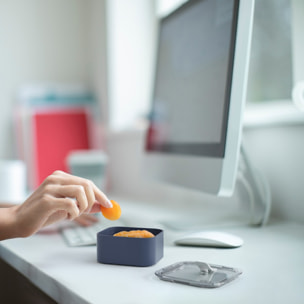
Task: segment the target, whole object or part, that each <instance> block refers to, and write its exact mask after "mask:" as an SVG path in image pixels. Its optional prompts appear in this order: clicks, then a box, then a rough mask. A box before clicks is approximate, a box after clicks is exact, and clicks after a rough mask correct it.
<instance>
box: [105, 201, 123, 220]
mask: <svg viewBox="0 0 304 304" xmlns="http://www.w3.org/2000/svg"><path fill="white" fill-rule="evenodd" d="M110 202H111V203H112V205H113V207H112V208H106V207H104V206H100V210H101V213H102V215H103V216H104V217H105V218H107V219H108V220H111V221H115V220H118V219H119V218H120V216H121V208H120V206H119V204H118V203H116V202H115V201H113V200H110Z"/></svg>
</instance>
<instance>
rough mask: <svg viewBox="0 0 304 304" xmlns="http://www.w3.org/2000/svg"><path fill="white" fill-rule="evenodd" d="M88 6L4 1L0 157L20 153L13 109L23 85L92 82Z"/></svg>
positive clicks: (0, 12) (70, 1)
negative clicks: (14, 136) (13, 121)
mask: <svg viewBox="0 0 304 304" xmlns="http://www.w3.org/2000/svg"><path fill="white" fill-rule="evenodd" d="M101 2H103V1H101ZM90 4H91V2H90V1H86V0H64V1H62V0H26V1H19V0H0V44H1V48H0V105H1V111H0V159H6V158H14V157H16V153H15V151H14V142H13V130H12V113H13V108H14V105H15V103H16V100H15V99H16V94H17V91H18V88H19V86H20V85H23V84H26V83H37V82H38V83H41V82H61V83H82V84H89V83H90V81H91V79H90V64H91V62H90V55H91V54H90V45H91V44H90V41H89V37H90V36H89V35H88V33H89V31H90V22H89V18H90V13H91V11H90V7H89V5H90Z"/></svg>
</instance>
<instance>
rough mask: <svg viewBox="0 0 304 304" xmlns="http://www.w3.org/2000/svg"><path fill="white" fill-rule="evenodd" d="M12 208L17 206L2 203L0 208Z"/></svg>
mask: <svg viewBox="0 0 304 304" xmlns="http://www.w3.org/2000/svg"><path fill="white" fill-rule="evenodd" d="M12 206H15V204H12V203H4V202H0V208H9V207H12Z"/></svg>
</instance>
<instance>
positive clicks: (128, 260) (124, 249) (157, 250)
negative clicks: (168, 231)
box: [97, 227, 164, 267]
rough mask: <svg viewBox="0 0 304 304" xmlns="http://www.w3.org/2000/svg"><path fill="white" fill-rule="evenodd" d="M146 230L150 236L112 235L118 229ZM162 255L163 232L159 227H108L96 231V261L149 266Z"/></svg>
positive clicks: (118, 230)
mask: <svg viewBox="0 0 304 304" xmlns="http://www.w3.org/2000/svg"><path fill="white" fill-rule="evenodd" d="M130 230H147V231H149V232H151V233H153V234H154V237H151V238H133V237H117V236H113V235H114V234H115V233H117V232H120V231H130ZM163 255H164V234H163V231H162V230H161V229H156V228H138V227H110V228H107V229H105V230H102V231H100V232H98V233H97V261H98V262H99V263H104V264H118V265H129V266H143V267H144V266H151V265H154V264H156V263H157V262H158V261H159V260H160V259H161V258H162V257H163Z"/></svg>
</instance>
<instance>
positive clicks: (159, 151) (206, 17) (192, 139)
mask: <svg viewBox="0 0 304 304" xmlns="http://www.w3.org/2000/svg"><path fill="white" fill-rule="evenodd" d="M252 15H253V1H247V0H245V1H240V0H190V1H188V2H186V3H185V4H183V5H182V6H180V7H179V8H178V9H176V10H175V11H174V12H172V13H171V14H170V15H168V16H166V17H164V18H162V19H161V20H160V22H159V34H158V49H157V56H156V65H155V67H156V69H155V83H154V94H153V102H152V109H151V113H150V124H149V128H148V131H147V135H146V153H145V154H146V157H147V159H148V162H147V163H148V167H149V172H148V174H150V175H152V176H154V177H156V178H158V179H161V180H163V181H168V182H171V183H174V184H178V185H181V186H185V187H190V188H194V189H198V190H202V191H205V192H209V193H215V194H219V195H221V194H224V195H226V194H231V193H232V191H233V187H234V183H235V175H236V167H237V161H238V154H239V145H240V137H241V118H242V109H243V104H244V102H245V92H246V85H247V74H248V59H249V49H250V47H249V45H250V37H251V26H252Z"/></svg>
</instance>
